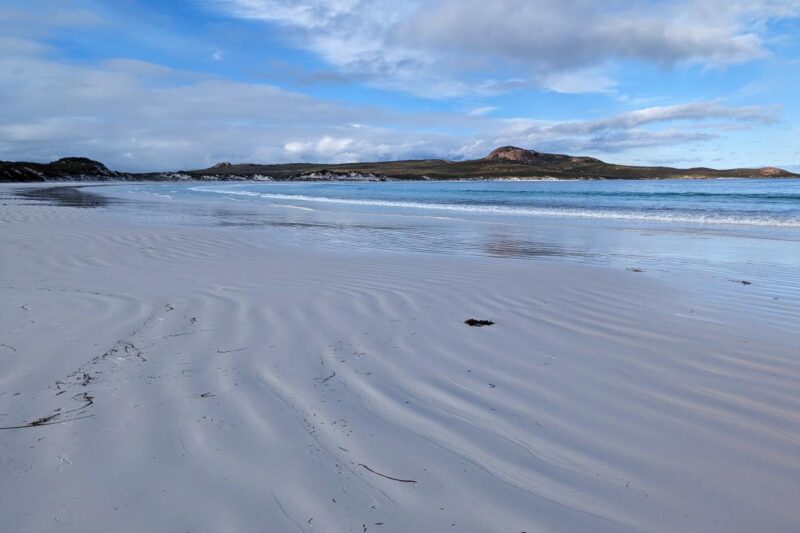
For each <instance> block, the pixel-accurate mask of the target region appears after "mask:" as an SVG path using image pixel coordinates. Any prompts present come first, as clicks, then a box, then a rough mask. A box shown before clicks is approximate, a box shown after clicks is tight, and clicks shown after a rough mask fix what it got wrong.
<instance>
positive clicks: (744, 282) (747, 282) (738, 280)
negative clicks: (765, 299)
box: [731, 279, 753, 285]
mask: <svg viewBox="0 0 800 533" xmlns="http://www.w3.org/2000/svg"><path fill="white" fill-rule="evenodd" d="M731 281H732V282H734V283H741V284H742V285H752V284H753V282H752V281H747V280H746V279H732V280H731Z"/></svg>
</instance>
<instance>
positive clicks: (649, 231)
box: [93, 180, 800, 279]
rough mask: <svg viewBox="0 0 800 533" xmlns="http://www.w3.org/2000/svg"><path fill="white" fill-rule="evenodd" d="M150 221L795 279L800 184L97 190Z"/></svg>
mask: <svg viewBox="0 0 800 533" xmlns="http://www.w3.org/2000/svg"><path fill="white" fill-rule="evenodd" d="M93 190H95V191H98V192H100V193H102V194H104V195H110V196H113V197H118V198H123V199H127V200H129V201H128V202H125V203H123V204H118V205H115V206H114V208H113V209H112V211H113V212H114V213H117V214H119V215H122V216H125V217H128V218H136V217H142V218H145V219H146V220H147V221H148V222H153V221H155V222H158V221H160V222H163V223H170V224H190V225H197V224H199V225H216V226H224V227H241V228H243V229H248V230H253V231H257V232H258V233H257V235H258V237H254V239H256V238H257V239H262V238H263V239H267V240H279V241H280V242H281V243H283V244H294V245H300V246H312V247H315V246H320V247H335V248H343V249H347V250H350V251H359V250H362V251H375V250H383V251H403V252H409V251H411V252H425V253H436V254H442V253H444V254H451V255H469V256H492V257H505V258H528V259H530V258H534V259H542V258H549V259H551V258H568V259H572V260H577V261H581V262H599V263H608V264H612V265H615V266H625V267H642V266H645V267H649V268H654V267H657V266H662V267H666V268H668V267H670V266H674V265H676V264H680V265H681V266H688V265H694V266H695V267H697V268H701V269H707V270H712V271H721V272H745V273H748V272H751V273H753V275H755V274H756V273H757V272H760V273H761V275H763V274H764V273H768V272H770V271H774V272H775V273H776V275H777V274H778V273H779V272H778V271H780V273H781V277H786V276H788V277H789V278H791V279H794V278H795V277H796V274H793V272H795V271H796V269H797V268H798V267H800V180H702V181H686V180H666V181H558V182H554V181H527V182H497V181H492V182H410V183H403V182H386V183H384V182H380V183H369V182H367V183H365V182H357V183H341V182H334V183H332V182H323V183H311V182H302V183H244V184H242V183H197V182H193V183H157V184H153V183H148V184H122V185H114V186H104V187H99V188H97V189H93Z"/></svg>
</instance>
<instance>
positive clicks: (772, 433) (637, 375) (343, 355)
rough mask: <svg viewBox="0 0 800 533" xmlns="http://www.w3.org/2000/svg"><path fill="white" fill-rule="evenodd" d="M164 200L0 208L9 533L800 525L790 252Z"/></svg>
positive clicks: (480, 221)
mask: <svg viewBox="0 0 800 533" xmlns="http://www.w3.org/2000/svg"><path fill="white" fill-rule="evenodd" d="M267 186H268V185H267ZM509 186H512V185H509ZM143 187H145V188H147V187H150V186H143ZM163 187H164V189H163V190H161V189H159V190H158V191H156V192H158V193H159V194H162V196H165V197H163V198H158V197H155V196H152V194H154V192H153V191H154V189H153V190H151V189H146V190H145V192H147V193H148V194H150V195H151V196H147V197H145V196H143V194H144V193H143V192H142V191H140V190H133V189H130V188H129V189H126V190H124V191H117V192H115V193H114V194H112V193H111V192H109V193H105V192H104V187H95V188H89V189H73V188H69V187H68V188H66V189H61V191H62V193H61V195H60V196H61V197H62V198H61V199H59V198H54V197H53V194H51V193H48V194H42V195H40V197H38V198H37V197H35V195H34V196H31V195H28V196H25V195H20V194H19V190H18V189H20V187H15V186H11V185H8V186H3V188H2V189H0V192H1V193H2V194H0V196H2V201H0V204H2V205H0V426H2V428H3V429H2V430H0V493H2V497H0V531H2V532H3V533H12V532H21V531H82V532H86V531H90V532H91V531H97V532H101V531H131V532H134V531H190V532H192V533H198V532H225V531H230V532H234V531H236V532H241V531H287V532H289V531H304V532H312V531H330V532H340V531H357V532H366V531H387V532H407V531H468V532H487V531H492V532H494V531H497V532H528V533H531V532H534V531H676V530H679V531H796V530H798V529H799V528H800V509H798V506H797V505H796V501H797V498H798V495H800V333H798V331H800V327H799V326H800V277H798V274H797V272H798V270H797V269H796V268H795V267H796V266H797V261H798V257H800V255H798V251H800V248H799V247H798V242H799V241H798V239H797V236H796V232H797V228H795V227H793V226H791V225H790V226H788V227H786V226H783V227H779V226H778V225H776V226H775V227H773V226H769V223H770V220H768V221H767V225H766V226H765V225H763V224H762V225H759V224H756V222H758V221H759V220H761V219H753V220H754V221H755V222H753V223H752V226H746V227H744V228H743V229H741V230H739V229H737V230H736V231H737V232H738V233H730V232H729V231H728V230H726V229H725V227H722V226H720V228H716V227H715V228H707V229H705V230H703V231H690V230H689V229H687V225H691V224H694V225H696V224H699V223H700V222H698V221H696V220H695V221H691V220H688V219H687V220H688V221H683V222H681V223H680V224H679V225H677V226H670V227H668V228H666V229H663V230H662V229H660V228H661V227H662V226H659V225H658V224H662V223H663V221H660V220H652V221H647V220H641V219H636V218H633V219H631V218H630V217H629V218H626V219H624V220H622V219H619V217H618V218H617V219H615V222H613V224H611V225H610V226H608V227H606V226H604V224H605V223H604V222H603V223H598V222H596V220H600V219H602V220H606V219H603V218H602V217H601V216H599V217H597V218H596V219H595V218H592V219H589V218H586V217H584V219H581V220H579V221H577V222H574V223H573V222H569V223H566V222H561V221H563V220H567V219H566V218H548V219H547V220H548V222H547V223H544V222H536V220H539V219H535V217H534V215H536V214H533V215H529V214H527V213H522V214H520V213H518V212H515V213H511V214H506V213H499V214H498V213H492V214H491V216H493V217H504V216H505V217H522V216H525V217H531V218H525V219H524V221H520V220H521V219H517V218H513V219H505V218H503V219H500V218H493V219H492V221H491V229H490V230H489V229H486V228H488V227H489V225H488V224H489V223H487V222H485V219H484V218H481V217H484V215H483V214H481V213H477V214H472V213H471V212H470V213H466V214H464V213H463V212H461V211H459V212H457V213H456V215H458V216H464V217H466V218H463V219H458V220H455V219H451V218H448V217H453V216H455V215H454V210H453V209H450V210H442V209H441V208H431V209H419V208H417V207H415V206H414V205H410V204H411V203H413V202H410V201H407V202H406V205H398V206H388V207H387V206H385V205H384V206H379V207H380V208H381V209H385V210H386V215H385V216H384V215H381V216H378V215H376V214H375V213H374V212H372V211H365V210H364V206H363V205H362V204H357V205H356V204H352V203H351V204H341V203H339V204H336V203H332V202H326V203H325V205H322V206H320V204H322V203H323V202H321V201H319V200H313V201H309V200H303V199H300V200H298V199H297V198H287V196H291V195H288V194H286V193H285V192H284V193H280V194H277V195H273V196H272V197H270V198H268V200H269V202H271V204H270V205H264V204H263V198H261V197H259V198H257V199H258V201H259V202H262V203H261V204H258V205H256V204H253V203H247V202H248V201H247V200H246V199H244V200H242V201H238V200H237V201H234V200H236V199H235V198H227V197H226V198H222V199H217V198H214V199H203V198H201V199H195V200H192V201H189V200H187V201H185V202H183V203H181V202H179V201H178V200H179V196H178V197H176V196H175V194H174V193H171V192H169V187H174V186H171V185H165V186H163ZM76 190H77V191H78V193H75V191H76ZM64 191H69V192H66V193H65V192H64ZM81 191H83V192H81ZM109 191H110V189H109ZM65 194H66V196H67V197H68V198H67V199H66V200H65V199H63V196H64V195H65ZM86 194H89V195H90V196H86ZM298 195H299V193H298ZM294 196H297V195H294ZM115 198H116V200H115ZM382 201H384V200H382ZM702 201H706V200H702ZM192 202H194V203H192ZM414 202H417V203H419V201H418V200H414ZM343 205H344V207H342V206H343ZM348 206H349V208H350V209H353V211H347V210H346V209H345V208H348ZM578 207H580V206H578ZM578 207H575V208H574V209H577V208H578ZM390 208H396V209H397V210H394V211H392V210H391V209H390ZM568 208H569V209H573V207H572V206H568ZM544 214H545V215H547V216H553V217H555V215H556V214H557V213H556V214H554V213H551V212H547V213H544ZM536 216H539V215H536ZM726 216H727V215H726ZM510 221H513V223H512V222H510ZM718 222H721V223H725V222H726V220H723V219H720V221H718ZM537 224H540V225H538V226H537ZM541 224H543V225H541ZM614 224H617V225H616V226H615V225H614ZM599 226H603V227H599ZM398 228H400V229H398ZM465 228H466V229H465ZM731 231H733V230H731ZM409 235H416V236H420V235H421V236H422V237H419V238H418V237H414V238H413V239H412V238H410V237H408V236H409ZM522 235H528V236H529V237H530V236H531V235H536V236H537V238H536V239H534V238H533V237H530V238H529V240H526V241H523V240H522V237H521V236H522ZM487 236H488V237H487ZM378 243H379V244H378ZM476 243H477V244H476ZM604 250H605V252H604ZM631 250H637V251H638V252H636V253H635V254H634V253H633V252H631ZM468 319H480V320H490V321H492V322H493V324H492V325H488V326H483V327H472V326H469V325H467V324H465V320H468Z"/></svg>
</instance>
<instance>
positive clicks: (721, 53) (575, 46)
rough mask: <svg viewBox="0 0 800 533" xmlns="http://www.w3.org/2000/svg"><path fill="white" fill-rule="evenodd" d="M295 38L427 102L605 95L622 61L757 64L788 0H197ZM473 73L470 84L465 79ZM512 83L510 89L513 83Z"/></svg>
mask: <svg viewBox="0 0 800 533" xmlns="http://www.w3.org/2000/svg"><path fill="white" fill-rule="evenodd" d="M204 2H206V3H211V4H212V5H216V6H217V7H218V8H219V9H220V10H222V11H224V12H226V13H228V14H230V15H231V16H233V17H242V18H248V19H256V20H263V21H267V22H271V23H275V24H279V25H284V26H287V27H289V28H291V30H292V36H293V38H294V39H295V40H296V42H297V43H298V44H299V45H300V46H302V47H305V48H307V49H309V50H311V51H313V52H315V53H317V54H319V55H320V56H321V57H322V58H323V59H324V60H326V61H327V62H328V63H329V64H330V65H332V66H334V67H335V68H337V69H339V70H341V71H343V72H349V73H353V74H357V75H360V76H365V77H366V78H367V79H368V80H370V81H371V83H373V84H375V85H378V86H381V87H385V88H391V89H401V90H406V91H409V92H412V93H414V94H417V95H422V96H427V97H449V96H455V95H464V94H478V95H482V94H492V93H493V92H502V91H507V90H510V89H512V88H513V87H514V85H505V84H503V83H502V82H501V83H497V82H493V81H492V78H498V77H499V78H504V77H509V76H508V74H509V73H511V74H512V76H510V77H513V78H517V79H520V80H521V83H522V84H523V85H526V84H527V85H531V84H533V85H538V86H540V87H544V88H549V89H551V90H554V91H558V92H568V93H576V92H609V91H611V90H613V88H614V86H615V82H614V80H613V79H612V78H611V76H610V74H609V71H608V68H609V66H610V65H613V63H615V62H618V61H623V60H636V61H644V62H648V63H652V64H656V65H660V66H666V67H670V66H674V65H679V64H687V65H693V64H694V65H701V66H704V67H720V66H725V65H730V64H736V63H742V62H746V61H750V60H753V59H758V58H761V57H764V56H765V55H766V54H767V53H768V49H767V46H766V44H765V42H764V38H763V33H764V29H765V23H766V21H768V20H772V19H775V18H780V17H794V16H798V15H800V3H798V2H796V1H795V0H761V1H750V2H744V1H739V0H731V1H729V2H719V1H715V0H682V1H679V2H663V1H658V0H651V1H647V2H644V1H633V0H622V1H616V2H605V3H601V2H595V1H593V0H492V1H491V2H487V1H486V0H407V1H402V2H397V1H392V0H305V1H301V0H204ZM478 71H479V72H482V73H483V74H482V78H479V79H476V77H475V75H474V73H475V72H478ZM517 85H519V83H517Z"/></svg>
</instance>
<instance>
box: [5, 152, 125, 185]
mask: <svg viewBox="0 0 800 533" xmlns="http://www.w3.org/2000/svg"><path fill="white" fill-rule="evenodd" d="M126 177H129V176H128V175H127V174H120V173H119V172H113V171H111V170H109V169H108V168H107V167H106V166H105V165H104V164H102V163H99V162H97V161H92V160H91V159H88V158H86V157H65V158H63V159H59V160H58V161H53V162H52V163H14V162H9V161H0V181H11V182H35V181H107V180H115V179H124V178H126Z"/></svg>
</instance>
